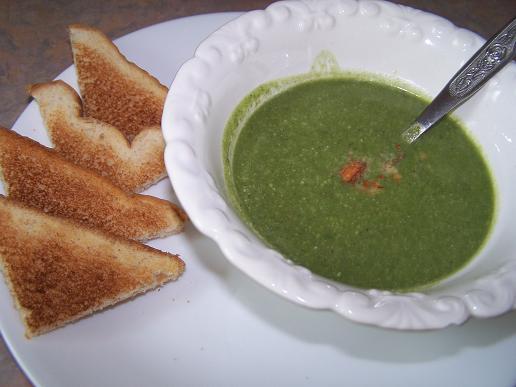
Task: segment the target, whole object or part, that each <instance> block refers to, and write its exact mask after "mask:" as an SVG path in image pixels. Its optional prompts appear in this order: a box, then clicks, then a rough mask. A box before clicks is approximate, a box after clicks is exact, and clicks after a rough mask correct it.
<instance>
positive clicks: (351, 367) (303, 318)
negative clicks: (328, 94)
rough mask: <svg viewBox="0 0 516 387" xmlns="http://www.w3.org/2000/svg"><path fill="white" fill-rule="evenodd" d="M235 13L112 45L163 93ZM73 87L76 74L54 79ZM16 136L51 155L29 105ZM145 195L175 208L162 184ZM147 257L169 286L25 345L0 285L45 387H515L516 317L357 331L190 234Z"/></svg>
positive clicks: (4, 307)
mask: <svg viewBox="0 0 516 387" xmlns="http://www.w3.org/2000/svg"><path fill="white" fill-rule="evenodd" d="M235 16H237V14H234V13H231V14H229V13H226V14H212V15H203V16H195V17H190V18H184V19H178V20H173V21H170V22H167V23H162V24H159V25H155V26H153V27H149V28H146V29H143V30H140V31H137V32H135V33H132V34H130V35H127V36H125V37H123V38H121V39H120V40H118V41H116V43H117V45H118V46H119V47H120V49H121V51H122V52H123V53H124V54H126V55H127V57H128V58H129V59H131V60H133V61H135V62H136V63H138V64H139V65H141V66H142V67H144V68H145V69H147V70H148V71H150V72H151V73H153V74H155V75H156V76H157V77H158V78H159V79H160V81H161V82H163V83H164V84H170V83H171V81H172V78H173V76H174V74H172V73H171V72H170V69H178V68H179V66H180V64H181V63H182V62H183V61H184V60H186V59H188V58H189V57H191V56H192V54H193V52H194V49H195V47H196V46H197V44H198V43H199V42H200V41H201V40H202V39H203V38H204V37H205V36H207V35H208V34H209V33H210V32H211V31H213V30H215V29H216V28H218V27H219V26H221V25H222V24H223V23H225V22H227V21H229V20H231V19H232V18H234V17H235ZM60 78H61V79H64V80H66V81H68V82H70V83H72V84H75V82H74V80H75V74H74V72H73V69H71V68H69V69H67V70H66V71H65V72H64V73H63V74H62V75H61V76H60ZM14 129H15V130H16V131H18V132H20V133H22V134H24V135H27V136H29V137H32V138H35V139H36V140H38V141H41V142H43V143H44V144H46V145H48V139H47V136H46V132H45V130H44V128H43V125H42V122H41V119H40V116H39V112H38V109H37V106H36V105H35V104H34V103H31V104H30V105H29V107H28V108H27V109H26V110H25V112H24V113H23V114H22V115H21V116H20V118H19V119H18V121H17V122H16V124H15V125H14ZM147 193H150V194H153V195H157V196H160V197H163V198H170V199H172V200H174V199H175V198H174V196H173V193H172V192H171V188H170V184H169V183H168V181H163V182H161V183H160V184H158V185H157V186H155V187H152V188H151V189H150V190H148V191H147ZM152 245H153V246H155V247H158V248H160V249H163V250H168V251H171V252H175V253H179V254H180V255H181V256H182V257H183V258H184V260H185V262H186V264H187V271H186V273H185V274H184V276H183V277H182V278H181V279H180V280H179V281H177V282H175V283H171V284H168V285H166V286H164V287H163V288H162V289H161V290H160V291H154V292H150V293H148V294H146V295H144V296H141V297H138V298H136V299H134V300H133V301H130V302H125V303H123V304H122V305H119V306H116V307H115V308H111V309H109V310H106V311H104V312H102V313H98V314H96V315H94V316H92V317H89V318H86V319H83V320H81V321H79V322H77V323H75V324H71V325H69V326H67V327H65V328H63V329H59V330H57V331H54V332H52V333H49V334H46V335H44V336H41V337H38V338H35V339H32V340H30V341H29V340H26V339H25V338H24V336H23V326H22V324H21V322H20V319H19V316H18V313H17V312H16V310H15V309H14V307H13V303H12V299H11V296H10V295H9V293H8V290H7V288H6V287H5V284H4V282H3V281H0V310H1V313H0V329H1V331H2V334H3V336H4V339H5V340H6V342H7V345H8V346H9V348H10V349H11V351H12V353H13V354H14V356H15V358H16V359H17V361H18V362H19V364H20V366H21V367H22V368H23V370H24V371H25V372H26V374H27V375H28V377H29V378H30V379H31V380H32V382H34V383H35V384H36V385H41V386H56V387H57V386H72V385H73V386H93V385H94V386H116V385H123V386H149V385H152V386H161V385H163V386H170V385H177V386H199V385H205V386H206V385H209V386H214V385H217V386H229V385H234V386H268V385H281V386H303V385H314V386H323V385H324V386H326V385H339V386H343V385H348V386H389V385H392V386H399V385H417V386H437V385H439V386H512V385H514V383H515V382H516V367H515V364H516V313H514V312H512V313H510V314H507V315H505V316H502V317H499V318H494V319H489V320H472V321H469V322H468V323H466V324H465V325H464V326H461V327H453V328H447V329H443V330H441V331H435V332H423V333H404V332H395V331H389V330H384V329H379V328H373V327H367V326H361V325H356V324H354V323H351V322H349V321H347V320H345V319H342V318H341V317H339V316H337V315H336V314H334V313H331V312H322V311H314V310H308V309H304V308H302V307H300V306H297V305H294V304H291V303H289V302H288V301H286V300H283V299H281V298H280V297H277V296H276V295H274V294H272V293H270V292H269V291H267V290H265V289H264V288H262V287H261V286H259V285H256V284H255V283H254V282H253V281H251V280H249V279H248V278H247V277H246V276H244V275H243V274H241V273H240V272H239V271H237V269H235V268H234V267H233V266H232V265H231V264H230V263H228V262H227V260H226V259H225V258H224V257H223V256H222V254H221V253H220V251H219V250H218V248H217V247H216V245H215V244H214V243H213V242H211V241H209V240H208V239H207V238H205V237H202V236H201V235H200V234H199V233H198V232H197V231H196V230H195V229H194V228H193V227H192V226H190V227H188V228H187V230H186V232H185V233H184V234H182V235H178V236H174V237H169V238H166V239H163V240H159V241H155V242H153V243H152Z"/></svg>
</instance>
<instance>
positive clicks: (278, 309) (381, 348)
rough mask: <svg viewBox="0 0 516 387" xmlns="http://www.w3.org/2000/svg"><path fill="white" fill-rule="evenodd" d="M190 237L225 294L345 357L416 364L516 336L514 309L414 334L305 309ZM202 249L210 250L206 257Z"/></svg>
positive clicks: (265, 319) (267, 319)
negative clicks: (461, 323) (262, 284)
mask: <svg viewBox="0 0 516 387" xmlns="http://www.w3.org/2000/svg"><path fill="white" fill-rule="evenodd" d="M189 238H190V242H191V243H192V246H193V247H192V248H193V249H194V250H195V251H196V253H197V256H198V258H199V263H200V265H201V266H202V267H203V268H205V269H206V270H207V271H209V272H211V273H212V274H213V275H214V276H216V277H218V279H220V282H221V283H223V284H224V286H225V287H226V288H227V290H228V292H227V293H228V295H230V296H231V297H232V298H233V299H234V300H235V301H237V302H238V303H239V304H240V305H241V306H242V308H245V309H246V310H247V311H249V312H250V313H252V314H253V315H255V316H256V317H257V318H258V319H260V320H261V321H262V322H263V323H265V324H266V325H268V326H269V327H270V328H271V329H274V330H277V331H281V332H282V333H284V334H285V335H288V336H290V337H293V338H294V339H296V340H299V341H302V342H305V343H308V344H314V345H326V346H331V347H334V348H336V349H338V350H339V351H341V352H342V353H344V354H347V355H348V356H352V357H357V358H362V359H367V360H373V361H378V362H385V363H420V362H428V361H433V360H437V359H442V358H447V357H452V356H454V355H456V354H457V353H459V352H461V351H464V350H467V349H468V348H473V349H475V348H487V347H490V346H492V345H495V344H496V343H498V342H500V341H503V340H506V339H508V338H510V337H512V336H515V335H516V312H515V311H512V312H509V313H507V314H505V315H502V316H499V317H495V318H490V319H470V320H469V321H467V322H466V323H465V324H463V325H461V326H451V327H448V328H445V329H440V330H429V331H417V332H416V331H396V330H389V329H384V328H378V327H374V326H367V325H362V324H359V323H354V322H352V321H350V320H347V319H346V318H344V317H341V316H339V315H337V314H336V313H334V312H332V311H321V310H313V309H309V308H305V307H303V306H300V305H296V304H294V303H292V302H290V301H287V300H285V299H283V298H281V297H279V296H278V295H276V294H273V292H271V291H269V290H267V289H266V288H264V287H262V286H261V285H259V284H258V283H256V282H255V281H253V280H252V279H250V278H249V277H247V276H246V275H245V274H244V273H242V272H241V271H240V270H238V269H237V268H236V267H234V266H233V265H232V264H231V263H230V262H229V261H228V260H227V259H226V258H225V257H224V255H223V254H222V252H221V251H220V249H219V248H218V247H217V245H216V244H215V243H214V242H213V241H211V240H209V239H208V238H206V237H204V236H203V235H202V234H201V233H199V232H198V231H197V230H193V232H191V233H189ZM203 251H210V252H211V253H210V254H209V256H207V255H205V254H203ZM401 342H402V343H403V345H400V343H401ZM422 348H424V350H421V349H422Z"/></svg>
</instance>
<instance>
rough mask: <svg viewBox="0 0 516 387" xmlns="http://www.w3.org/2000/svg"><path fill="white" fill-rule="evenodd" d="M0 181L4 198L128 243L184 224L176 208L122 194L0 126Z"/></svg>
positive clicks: (167, 232)
mask: <svg viewBox="0 0 516 387" xmlns="http://www.w3.org/2000/svg"><path fill="white" fill-rule="evenodd" d="M0 180H2V181H3V182H4V185H5V190H6V192H7V195H8V196H9V197H10V198H13V199H16V200H18V201H21V202H23V203H26V204H27V205H29V206H31V207H36V208H39V209H41V210H43V211H45V212H48V213H51V214H54V215H58V216H62V217H66V218H73V219H76V220H77V221H79V222H81V223H83V224H85V225H88V226H90V227H98V228H101V229H103V230H105V231H107V232H109V233H112V234H115V235H118V236H121V237H124V238H128V239H136V240H148V239H153V238H159V237H164V236H167V235H172V234H176V233H178V232H181V231H182V230H183V228H184V223H185V221H186V214H185V213H184V212H183V211H182V210H181V209H179V208H178V207H177V206H176V205H174V204H172V203H170V202H168V201H166V200H162V199H158V198H155V197H152V196H147V195H140V194H134V193H126V192H124V191H123V190H122V189H120V188H118V187H117V186H115V185H114V184H112V183H111V182H110V181H109V180H108V179H106V178H103V177H101V176H99V175H97V174H96V173H94V172H93V171H91V170H88V169H85V168H82V167H80V166H77V165H75V164H73V163H71V162H69V161H67V160H65V159H64V158H62V157H61V156H60V155H59V154H58V153H56V152H55V151H54V150H52V149H49V148H46V147H44V146H43V145H41V144H39V143H37V142H35V141H33V140H31V139H29V138H27V137H23V136H21V135H19V134H17V133H15V132H13V131H11V130H8V129H5V128H2V127H0Z"/></svg>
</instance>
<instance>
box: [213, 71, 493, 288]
mask: <svg viewBox="0 0 516 387" xmlns="http://www.w3.org/2000/svg"><path fill="white" fill-rule="evenodd" d="M277 86H278V84H277V83H274V82H273V83H270V84H266V85H262V86H261V87H259V88H258V89H256V90H255V91H254V92H253V93H251V95H249V96H248V97H246V99H244V100H243V101H242V103H241V104H240V105H239V106H238V107H237V109H236V110H235V112H234V113H233V116H232V118H231V119H230V121H229V122H228V125H227V127H226V131H225V135H224V144H223V146H224V155H225V160H224V165H225V174H226V184H227V189H228V193H229V196H230V199H231V201H232V204H233V205H234V207H235V208H236V210H237V212H238V213H239V215H240V216H241V217H242V218H243V219H244V220H245V222H246V223H247V224H248V225H249V226H250V227H251V228H252V229H253V230H254V231H255V232H256V234H258V235H259V237H260V238H261V239H263V241H264V242H265V243H266V244H268V245H269V246H271V247H272V248H274V249H276V250H278V251H279V252H281V253H282V254H283V255H284V256H285V257H286V258H288V259H290V260H292V261H294V262H295V263H298V264H300V265H303V266H305V267H307V268H308V269H310V270H311V271H312V272H314V273H316V274H319V275H321V276H324V277H327V278H330V279H332V280H336V281H339V282H343V283H345V284H349V285H353V286H356V287H361V288H377V289H387V290H398V291H408V290H414V289H417V288H421V287H424V286H428V285H430V284H433V283H435V282H436V281H439V280H441V279H443V278H445V277H447V276H449V275H450V274H452V273H454V272H456V271H457V270H459V269H460V268H462V267H463V266H464V265H465V264H466V263H467V262H468V261H469V260H470V259H471V258H472V257H473V256H474V255H475V254H476V253H477V252H478V250H479V249H480V248H481V246H482V244H483V242H484V240H485V239H486V237H487V235H488V233H489V229H490V227H491V224H492V222H493V213H494V206H495V199H494V196H495V195H494V189H493V183H492V180H491V176H490V173H489V170H488V167H487V165H486V163H485V161H484V159H483V158H482V156H481V154H480V152H479V150H478V148H477V146H476V145H475V144H474V143H473V142H472V141H471V140H470V138H469V137H468V136H467V135H466V133H465V131H464V130H463V129H462V128H461V126H460V125H459V123H458V122H457V121H455V120H454V119H452V118H449V117H448V118H446V119H444V120H442V121H441V122H440V123H439V124H438V125H437V126H436V127H435V128H433V129H432V130H430V131H429V132H428V133H427V134H425V135H424V136H422V137H421V139H420V140H418V141H417V142H416V143H414V144H412V145H410V146H409V145H403V144H401V141H402V140H401V132H402V131H403V130H404V129H405V128H406V127H407V126H408V125H409V124H410V123H411V122H413V120H414V119H415V118H416V117H417V115H418V114H419V113H420V112H421V111H422V110H423V108H424V107H425V106H426V104H427V102H426V101H425V100H423V99H421V98H419V97H418V96H416V95H414V94H412V93H410V92H407V91H405V90H403V89H401V88H398V87H396V86H394V85H390V84H388V83H385V82H380V81H378V80H367V79H362V78H356V77H325V78H321V79H312V80H308V81H305V82H301V83H299V84H295V85H293V86H290V87H287V88H285V90H283V91H280V92H278V93H273V92H272V90H273V89H275V88H277ZM268 95H272V96H270V97H268ZM264 96H267V97H266V98H265V97H264ZM257 101H260V102H259V103H257Z"/></svg>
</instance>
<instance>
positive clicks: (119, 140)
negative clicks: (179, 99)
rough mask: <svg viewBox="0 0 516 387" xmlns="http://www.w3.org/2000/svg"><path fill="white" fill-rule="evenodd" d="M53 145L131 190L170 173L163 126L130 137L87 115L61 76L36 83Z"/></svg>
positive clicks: (34, 89) (33, 91)
mask: <svg viewBox="0 0 516 387" xmlns="http://www.w3.org/2000/svg"><path fill="white" fill-rule="evenodd" d="M29 93H30V94H31V95H32V96H33V97H34V98H35V99H36V101H37V102H38V104H39V108H40V111H41V115H42V117H43V121H44V123H45V126H46V128H47V129H48V132H49V135H50V138H51V141H52V144H53V145H54V149H55V150H56V151H57V152H58V153H59V154H61V155H62V156H63V157H65V158H66V159H68V160H70V161H71V162H73V163H75V164H77V165H81V166H83V167H85V168H89V169H92V170H94V171H96V172H97V173H98V174H100V175H102V176H105V177H107V178H108V179H110V180H111V181H112V182H113V183H114V184H116V185H117V186H119V187H120V188H122V189H124V190H125V191H128V192H141V191H142V190H144V189H145V188H147V187H148V186H150V185H152V184H154V183H156V182H157V181H159V180H161V179H162V178H163V177H165V176H166V170H165V163H164V161H163V151H164V149H165V142H164V140H163V136H162V134H161V129H160V127H159V126H155V127H148V128H145V129H143V130H142V131H140V132H139V134H138V135H137V136H136V137H135V138H134V139H133V141H132V142H131V143H130V142H129V141H128V140H127V139H126V138H125V137H124V136H123V134H122V133H121V132H120V130H118V128H116V127H114V126H112V125H110V124H108V123H105V122H102V121H99V120H97V119H94V118H87V117H83V114H82V104H81V99H80V97H79V96H78V95H77V93H76V92H75V90H74V89H73V88H71V87H70V86H69V85H67V84H66V83H65V82H63V81H53V82H47V83H41V84H36V85H32V86H30V87H29Z"/></svg>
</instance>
